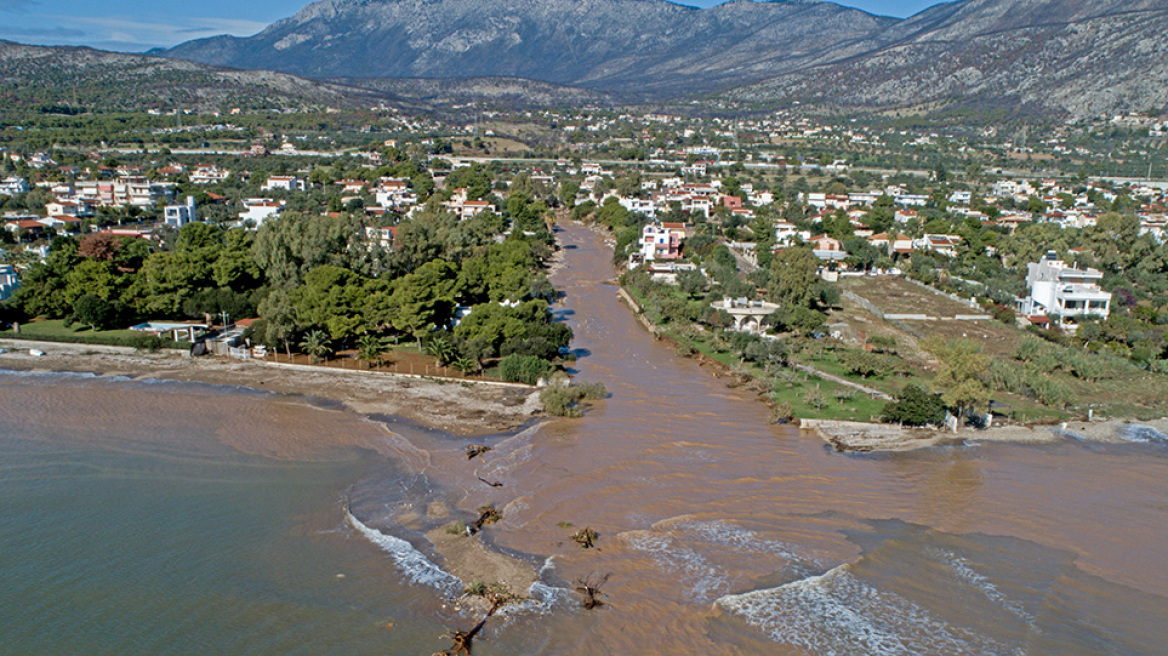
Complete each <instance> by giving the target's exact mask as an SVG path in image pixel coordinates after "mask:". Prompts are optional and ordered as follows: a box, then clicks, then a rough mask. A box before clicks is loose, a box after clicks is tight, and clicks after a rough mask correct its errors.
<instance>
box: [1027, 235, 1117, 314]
mask: <svg viewBox="0 0 1168 656" xmlns="http://www.w3.org/2000/svg"><path fill="white" fill-rule="evenodd" d="M1026 267H1027V270H1028V273H1027V275H1026V285H1027V287H1029V288H1030V295H1029V296H1027V297H1026V298H1024V299H1021V300H1020V301H1019V309H1020V310H1021V311H1022V314H1023V315H1026V316H1035V315H1057V316H1059V317H1061V318H1062V321H1063V323H1064V324H1066V323H1067V321H1068V320H1070V324H1071V325H1073V324H1074V323H1075V319H1077V318H1079V317H1087V316H1096V317H1100V318H1106V317H1107V315H1108V314H1110V313H1111V294H1110V293H1108V292H1105V291H1103V290H1102V289H1100V288H1099V281H1100V280H1102V279H1103V274H1102V273H1100V272H1099V271H1098V270H1096V269H1091V268H1087V269H1080V268H1078V267H1076V266H1073V265H1072V266H1067V265H1066V263H1064V262H1063V261H1062V260H1060V259H1058V254H1057V253H1055V252H1054V251H1050V252H1048V253H1047V254H1046V255H1045V256H1043V258H1042V261H1040V262H1037V263H1034V262H1031V263H1030V264H1027V265H1026Z"/></svg>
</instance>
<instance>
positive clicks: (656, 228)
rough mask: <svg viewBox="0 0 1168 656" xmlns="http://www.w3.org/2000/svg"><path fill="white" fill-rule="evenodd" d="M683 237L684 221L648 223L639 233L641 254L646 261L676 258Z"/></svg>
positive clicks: (678, 254)
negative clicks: (640, 233)
mask: <svg viewBox="0 0 1168 656" xmlns="http://www.w3.org/2000/svg"><path fill="white" fill-rule="evenodd" d="M684 239H685V224H684V223H650V224H649V225H647V226H645V229H644V231H643V233H642V235H641V256H642V257H644V258H645V261H646V262H651V261H653V260H676V259H677V258H679V257H681V242H682V240H684Z"/></svg>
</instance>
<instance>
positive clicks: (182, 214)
mask: <svg viewBox="0 0 1168 656" xmlns="http://www.w3.org/2000/svg"><path fill="white" fill-rule="evenodd" d="M198 220H199V219H198V215H197V214H196V213H195V197H194V196H187V203H186V205H167V206H166V209H165V210H164V212H163V222H164V223H166V226H167V227H168V228H174V229H175V230H177V229H179V228H181V227H183V226H185V225H186V224H188V223H193V222H195V221H198Z"/></svg>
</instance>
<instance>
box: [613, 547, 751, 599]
mask: <svg viewBox="0 0 1168 656" xmlns="http://www.w3.org/2000/svg"><path fill="white" fill-rule="evenodd" d="M620 537H621V539H622V540H623V541H624V542H625V543H626V544H628V546H629V547H631V548H633V549H636V550H637V551H642V552H645V553H647V554H649V556H650V557H651V558H652V559H653V562H655V563H656V564H657V566H658V567H660V568H662V569H664V570H666V571H669V572H674V573H676V574H678V575H679V576H680V577H681V578H682V579H683V580H684V581H685V583H686V586H687V589H688V591H689V596H690V597H692V598H693V599H694V600H695V601H711V600H713V599H715V598H716V597H718V595H722V594H725V593H726V591H728V590H729V589H730V580H729V576H728V575H727V573H726V572H725V570H723V569H722V568H721V567H718V566H717V565H714V564H713V563H711V562H710V561H708V560H707V559H706V558H705V557H704V556H702V555H701V554H699V553H698V552H696V551H694V550H693V549H690V548H688V547H685V546H682V545H681V544H680V543H678V541H677V540H675V539H673V538H672V537H669V536H668V535H657V534H654V533H652V532H650V531H628V532H626V533H621V534H620Z"/></svg>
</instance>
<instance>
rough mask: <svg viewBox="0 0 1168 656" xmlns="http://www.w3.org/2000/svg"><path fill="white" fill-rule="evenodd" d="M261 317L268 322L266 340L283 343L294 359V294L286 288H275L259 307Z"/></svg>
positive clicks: (269, 342) (289, 356)
mask: <svg viewBox="0 0 1168 656" xmlns="http://www.w3.org/2000/svg"><path fill="white" fill-rule="evenodd" d="M259 313H260V317H261V318H262V319H263V320H264V323H265V324H266V330H265V332H264V341H265V342H266V343H268V344H272V345H275V344H281V343H282V344H283V345H284V352H285V353H287V355H288V359H289V360H291V359H292V345H291V340H292V335H293V334H294V333H295V331H296V306H295V305H294V304H293V303H292V295H291V294H290V293H289V292H288V290H286V289H284V288H276V289H273V290H272V292H271V293H269V294H268V295H267V297H265V298H264V300H263V302H261V303H260V307H259Z"/></svg>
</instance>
